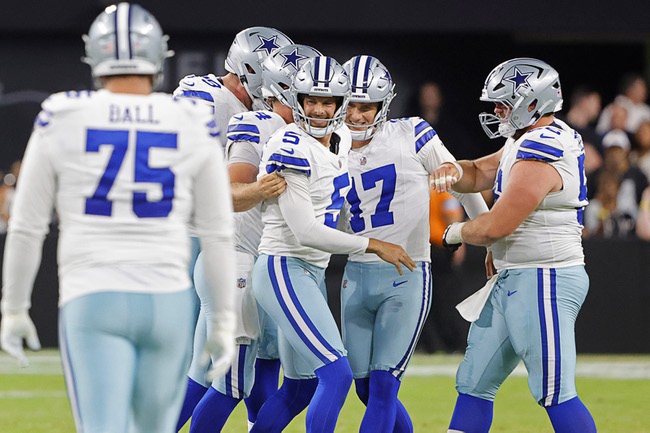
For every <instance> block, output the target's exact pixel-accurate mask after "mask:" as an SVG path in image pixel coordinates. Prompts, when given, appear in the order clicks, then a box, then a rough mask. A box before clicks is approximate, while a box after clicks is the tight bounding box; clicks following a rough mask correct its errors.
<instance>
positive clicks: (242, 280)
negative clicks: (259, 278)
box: [237, 278, 246, 289]
mask: <svg viewBox="0 0 650 433" xmlns="http://www.w3.org/2000/svg"><path fill="white" fill-rule="evenodd" d="M237 287H238V288H240V289H243V288H244V287H246V278H237Z"/></svg>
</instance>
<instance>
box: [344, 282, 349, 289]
mask: <svg viewBox="0 0 650 433" xmlns="http://www.w3.org/2000/svg"><path fill="white" fill-rule="evenodd" d="M347 287H348V280H343V288H344V289H345V288H347Z"/></svg>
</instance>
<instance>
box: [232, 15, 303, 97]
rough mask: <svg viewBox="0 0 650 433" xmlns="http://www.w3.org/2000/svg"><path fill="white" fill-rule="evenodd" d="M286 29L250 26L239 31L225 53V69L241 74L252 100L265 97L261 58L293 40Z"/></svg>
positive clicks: (240, 78)
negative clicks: (283, 30) (286, 32)
mask: <svg viewBox="0 0 650 433" xmlns="http://www.w3.org/2000/svg"><path fill="white" fill-rule="evenodd" d="M292 43H293V41H292V40H291V39H289V37H288V36H286V35H285V34H284V33H282V32H281V31H279V30H276V29H274V28H271V27H250V28H247V29H244V30H242V31H241V32H239V33H237V36H235V40H234V41H233V42H232V45H230V50H229V51H228V55H227V56H226V62H225V63H226V65H225V66H226V71H228V72H231V73H233V74H235V75H237V76H238V77H239V81H241V83H242V85H243V86H244V89H246V93H248V96H250V97H251V99H252V100H253V101H255V100H256V99H260V100H261V99H262V90H261V89H262V65H261V63H262V61H264V59H266V58H267V57H268V56H270V55H271V54H272V53H273V52H274V51H275V50H277V49H278V48H281V47H284V46H285V45H289V44H292Z"/></svg>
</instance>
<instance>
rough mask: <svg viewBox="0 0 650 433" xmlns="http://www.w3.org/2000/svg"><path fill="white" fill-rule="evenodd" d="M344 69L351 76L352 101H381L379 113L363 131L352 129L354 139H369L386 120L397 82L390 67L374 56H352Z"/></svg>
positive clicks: (344, 65)
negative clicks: (387, 67)
mask: <svg viewBox="0 0 650 433" xmlns="http://www.w3.org/2000/svg"><path fill="white" fill-rule="evenodd" d="M343 69H345V72H347V74H348V77H349V78H350V89H351V93H350V102H364V103H365V102H379V109H378V110H377V115H376V116H375V119H374V122H373V123H372V124H371V125H365V129H364V130H362V131H353V130H352V129H350V133H351V134H352V139H353V140H359V141H363V140H367V139H369V138H371V137H372V136H373V135H375V134H376V133H377V132H378V131H379V130H380V129H381V127H382V125H383V124H384V122H386V118H387V117H388V110H389V109H388V107H389V106H390V102H391V101H392V100H393V98H394V97H395V93H394V89H395V84H394V83H393V79H392V78H391V76H390V73H389V72H388V69H386V67H385V66H384V65H383V64H382V63H381V62H380V61H379V60H377V59H376V58H375V57H372V56H365V55H362V56H356V57H352V58H351V59H350V60H348V61H347V62H345V63H344V64H343ZM348 126H354V125H350V124H348Z"/></svg>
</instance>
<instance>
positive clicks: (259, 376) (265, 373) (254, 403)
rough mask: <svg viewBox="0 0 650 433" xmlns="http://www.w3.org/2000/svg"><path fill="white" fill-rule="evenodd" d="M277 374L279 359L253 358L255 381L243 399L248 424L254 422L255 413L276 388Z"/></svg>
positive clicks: (278, 371)
mask: <svg viewBox="0 0 650 433" xmlns="http://www.w3.org/2000/svg"><path fill="white" fill-rule="evenodd" d="M279 374H280V360H279V359H261V358H257V359H256V360H255V383H254V384H253V389H251V394H250V395H249V396H248V398H246V399H244V401H245V402H246V410H247V411H248V422H249V425H250V424H254V423H255V420H256V419H257V413H258V412H259V411H260V408H261V407H262V405H263V404H264V402H265V401H266V400H267V399H268V398H269V397H270V396H271V395H273V394H274V393H275V392H276V391H277V390H278V375H279ZM249 430H250V428H249Z"/></svg>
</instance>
